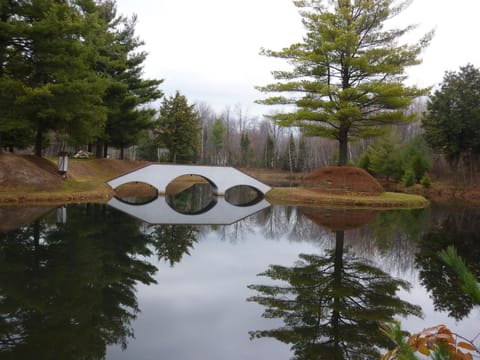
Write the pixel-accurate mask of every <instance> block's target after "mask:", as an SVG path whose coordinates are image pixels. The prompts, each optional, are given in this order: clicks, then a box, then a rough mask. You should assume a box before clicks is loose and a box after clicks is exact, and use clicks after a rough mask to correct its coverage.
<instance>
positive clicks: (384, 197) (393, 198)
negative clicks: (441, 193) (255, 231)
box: [265, 187, 429, 209]
mask: <svg viewBox="0 0 480 360" xmlns="http://www.w3.org/2000/svg"><path fill="white" fill-rule="evenodd" d="M265 198H266V199H267V200H268V201H269V202H270V203H271V204H276V205H308V206H325V207H348V208H369V209H388V208H423V207H426V206H428V205H429V201H428V200H427V199H425V198H424V197H423V196H420V195H412V194H402V193H391V192H385V193H383V194H381V195H378V196H367V195H363V194H356V193H345V194H342V195H338V194H328V193H325V192H319V191H316V190H314V189H309V188H304V187H295V188H281V187H279V188H273V189H272V190H271V191H269V192H268V193H267V194H266V196H265Z"/></svg>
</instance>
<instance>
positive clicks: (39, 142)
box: [34, 124, 43, 156]
mask: <svg viewBox="0 0 480 360" xmlns="http://www.w3.org/2000/svg"><path fill="white" fill-rule="evenodd" d="M42 147H43V129H42V127H41V126H40V124H38V127H37V136H36V137H35V148H34V153H35V155H36V156H42Z"/></svg>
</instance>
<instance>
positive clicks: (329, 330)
mask: <svg viewBox="0 0 480 360" xmlns="http://www.w3.org/2000/svg"><path fill="white" fill-rule="evenodd" d="M261 275H262V276H267V277H269V278H271V279H274V280H281V281H283V282H285V283H286V284H287V285H250V286H249V288H250V289H253V290H256V291H257V292H258V293H259V295H256V296H253V297H251V298H249V299H248V300H249V301H255V302H257V303H259V304H261V305H263V306H265V307H266V310H265V311H264V314H263V316H264V317H267V318H281V319H283V321H284V326H283V327H280V328H278V329H273V330H263V331H262V330H260V331H252V332H251V333H250V335H251V337H252V338H262V337H273V338H276V339H277V340H279V341H282V342H284V343H288V344H292V350H293V352H294V354H295V358H296V359H360V358H361V359H378V358H379V355H380V351H379V349H380V348H387V347H390V346H392V345H393V344H391V343H390V340H389V339H388V338H387V337H386V336H385V335H384V334H383V333H382V332H381V331H380V330H379V325H380V324H382V323H384V322H387V321H391V320H393V318H394V317H395V316H397V315H410V314H414V315H418V316H419V315H420V308H419V307H417V306H414V305H412V304H409V303H407V302H405V301H402V300H401V299H400V298H398V297H397V296H396V292H397V290H398V289H399V288H408V287H409V284H408V283H407V282H405V281H402V280H399V279H395V278H392V277H391V276H390V275H388V274H386V273H384V272H383V271H381V270H380V269H378V268H376V267H374V266H372V265H371V264H370V263H369V262H368V261H365V260H362V259H359V258H357V257H355V256H354V255H353V254H349V253H348V250H347V249H344V232H343V231H337V232H336V242H335V247H334V249H333V250H329V251H327V252H326V254H325V256H319V255H300V260H299V261H298V263H297V264H296V265H295V266H293V267H284V266H280V265H271V266H270V268H269V269H268V270H267V271H266V272H264V273H262V274H261Z"/></svg>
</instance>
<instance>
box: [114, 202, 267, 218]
mask: <svg viewBox="0 0 480 360" xmlns="http://www.w3.org/2000/svg"><path fill="white" fill-rule="evenodd" d="M108 205H110V206H112V207H114V208H116V209H118V210H120V211H123V212H124V213H127V214H129V215H131V216H134V217H136V218H138V219H140V220H142V221H145V222H148V223H150V224H173V225H175V224H181V225H229V224H233V223H235V222H237V221H239V220H242V219H244V218H246V217H248V216H250V215H253V214H255V213H257V212H259V211H260V210H263V209H265V208H268V207H269V206H270V203H269V202H268V201H266V200H265V199H262V200H260V201H259V202H257V203H255V204H253V205H249V206H245V205H243V206H235V205H232V204H230V203H229V202H228V201H226V200H225V198H224V197H223V196H219V197H217V198H216V203H215V205H213V204H212V205H213V206H209V207H208V208H207V209H205V211H203V212H199V213H195V214H182V213H179V212H177V211H175V210H174V209H172V208H171V207H170V205H168V203H167V201H166V199H165V197H164V196H158V197H157V198H156V199H155V200H153V201H151V202H148V203H145V204H141V205H135V204H131V203H127V202H124V201H122V200H120V199H118V198H112V199H111V200H110V201H109V202H108Z"/></svg>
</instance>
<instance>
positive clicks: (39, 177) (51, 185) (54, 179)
mask: <svg viewBox="0 0 480 360" xmlns="http://www.w3.org/2000/svg"><path fill="white" fill-rule="evenodd" d="M61 181H62V180H61V178H60V176H59V175H58V173H57V169H56V165H55V164H54V163H53V162H51V161H49V160H47V159H44V158H39V157H36V156H30V155H14V154H9V153H0V189H2V190H4V191H5V190H7V191H8V189H9V188H13V187H15V188H17V189H25V190H26V191H27V190H28V191H49V190H55V189H57V188H58V187H59V186H60V182H61Z"/></svg>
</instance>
